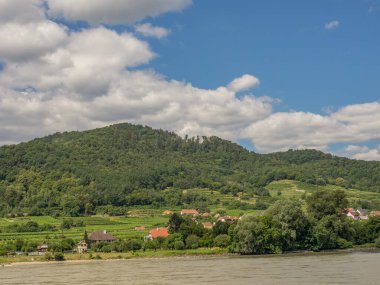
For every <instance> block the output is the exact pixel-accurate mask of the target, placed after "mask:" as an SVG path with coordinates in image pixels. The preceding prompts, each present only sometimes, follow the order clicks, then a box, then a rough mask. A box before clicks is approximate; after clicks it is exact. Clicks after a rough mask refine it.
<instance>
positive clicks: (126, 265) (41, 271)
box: [0, 253, 380, 285]
mask: <svg viewBox="0 0 380 285" xmlns="http://www.w3.org/2000/svg"><path fill="white" fill-rule="evenodd" d="M0 284H1V285H6V284H82V285H87V284H91V285H98V284H229V285H230V284H238V285H244V284H258V285H266V284H280V285H288V284H313V285H314V284H354V285H360V284H363V285H364V284H365V285H380V253H339V254H311V255H295V254H288V255H280V256H261V257H260V256H259V257H257V256H212V257H199V256H196V257H170V258H150V259H130V260H109V261H91V262H62V263H44V264H41V263H39V264H17V265H11V266H4V267H0Z"/></svg>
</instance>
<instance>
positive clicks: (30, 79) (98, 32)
mask: <svg viewBox="0 0 380 285" xmlns="http://www.w3.org/2000/svg"><path fill="white" fill-rule="evenodd" d="M9 50H10V52H12V49H11V48H9ZM0 51H1V48H0ZM0 55H1V53H0ZM153 57H154V54H153V53H152V52H151V50H150V48H149V45H148V44H147V43H146V42H144V41H141V40H138V39H137V38H135V37H134V36H133V35H131V34H129V33H124V34H117V33H116V32H114V31H111V30H108V29H106V28H103V27H100V28H95V29H88V30H83V31H81V32H77V33H72V34H71V35H70V36H68V37H67V39H66V41H65V43H64V44H62V45H61V46H60V47H59V48H56V49H55V50H54V51H52V52H50V53H48V54H46V55H44V56H43V57H41V58H39V59H38V60H34V61H26V62H22V63H14V64H12V63H10V64H8V65H7V67H6V69H5V70H4V71H3V73H0V84H3V85H4V86H8V87H10V88H17V89H23V88H27V87H29V86H31V87H34V88H36V89H38V90H40V91H50V92H52V91H53V90H59V89H67V90H68V91H70V92H72V93H74V94H80V95H81V96H82V97H83V96H85V97H86V96H88V97H93V96H97V95H102V94H106V93H107V92H108V88H109V86H110V84H111V81H112V79H113V78H114V77H115V76H117V74H119V73H120V72H122V71H123V70H124V68H126V67H134V66H137V65H140V64H144V63H148V62H149V61H150V60H151V59H152V58H153ZM36 70H38V72H36Z"/></svg>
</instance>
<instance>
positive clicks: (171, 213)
mask: <svg viewBox="0 0 380 285" xmlns="http://www.w3.org/2000/svg"><path fill="white" fill-rule="evenodd" d="M162 214H163V215H167V216H169V215H173V212H172V211H170V210H165V211H164V212H163V213H162Z"/></svg>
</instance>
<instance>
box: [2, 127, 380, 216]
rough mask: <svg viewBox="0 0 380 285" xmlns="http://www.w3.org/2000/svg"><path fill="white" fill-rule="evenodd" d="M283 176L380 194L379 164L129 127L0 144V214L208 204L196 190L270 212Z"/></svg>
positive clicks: (308, 182) (311, 183) (308, 151)
mask: <svg viewBox="0 0 380 285" xmlns="http://www.w3.org/2000/svg"><path fill="white" fill-rule="evenodd" d="M284 179H287V180H291V181H299V182H303V183H307V184H308V185H317V186H324V185H336V186H337V187H343V188H355V189H357V190H362V191H371V192H380V162H367V161H358V160H351V159H348V158H342V157H336V156H333V155H331V154H325V153H323V152H320V151H316V150H289V151H287V152H281V153H273V154H265V155H264V154H257V153H254V152H250V151H248V150H246V149H244V148H243V147H241V146H239V145H237V144H235V143H232V142H229V141H226V140H223V139H220V138H218V137H201V138H188V137H186V138H182V137H180V136H178V135H176V134H175V133H172V132H168V131H163V130H155V129H152V128H150V127H146V126H139V125H132V124H127V123H124V124H117V125H112V126H109V127H105V128H99V129H94V130H90V131H84V132H65V133H56V134H53V135H49V136H46V137H44V138H38V139H34V140H32V141H30V142H27V143H21V144H18V145H10V146H3V147H0V209H2V210H0V215H5V214H8V213H10V212H19V213H22V212H27V213H30V214H33V215H36V214H49V215H52V214H57V213H58V214H60V213H62V214H64V215H71V216H77V215H82V214H91V213H94V212H96V211H98V210H102V211H109V209H114V208H118V209H119V210H120V211H123V208H125V207H131V206H152V207H160V206H180V205H183V204H186V205H192V206H194V207H198V208H202V207H207V204H208V203H209V202H210V201H208V198H207V197H205V196H204V195H202V194H201V193H197V192H196V191H192V192H190V194H189V193H188V194H186V195H185V194H184V193H183V191H182V190H184V189H194V188H202V189H209V190H211V191H217V192H219V193H222V194H228V195H232V196H235V197H236V196H239V197H244V196H247V197H248V198H255V201H256V202H257V201H259V202H262V203H261V204H260V203H259V204H258V205H256V208H265V203H271V199H270V198H271V197H269V196H270V193H269V191H268V189H267V188H265V187H266V186H267V185H269V184H270V183H271V182H273V181H279V180H284ZM260 198H263V199H262V201H260ZM243 200H244V199H239V201H237V202H239V203H240V204H239V205H237V206H238V207H240V206H242V205H241V204H242V203H244V201H243ZM367 202H368V207H371V201H367ZM243 206H244V205H243Z"/></svg>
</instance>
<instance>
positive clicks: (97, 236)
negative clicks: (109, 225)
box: [88, 230, 117, 244]
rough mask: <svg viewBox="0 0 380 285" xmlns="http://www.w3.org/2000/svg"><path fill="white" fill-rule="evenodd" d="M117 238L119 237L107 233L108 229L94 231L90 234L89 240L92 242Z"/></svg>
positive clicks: (109, 240)
mask: <svg viewBox="0 0 380 285" xmlns="http://www.w3.org/2000/svg"><path fill="white" fill-rule="evenodd" d="M116 240H117V238H115V237H114V236H113V235H111V234H110V233H107V231H106V230H103V231H97V232H93V233H90V234H89V235H88V242H89V243H90V244H92V243H97V242H114V241H116Z"/></svg>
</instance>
